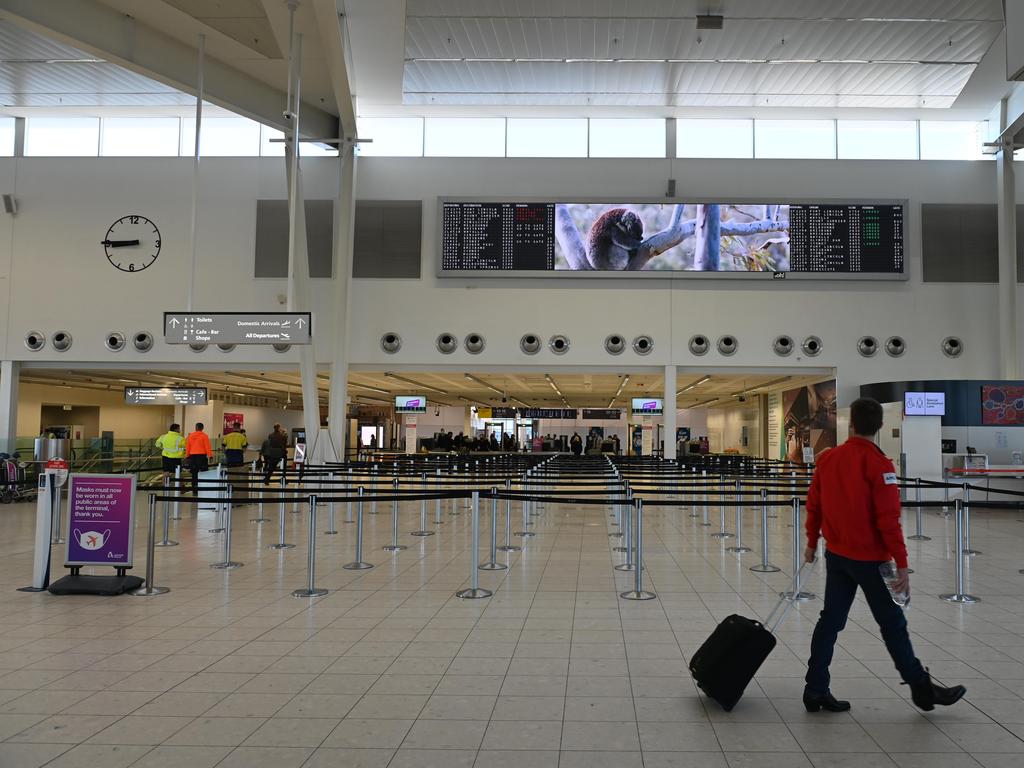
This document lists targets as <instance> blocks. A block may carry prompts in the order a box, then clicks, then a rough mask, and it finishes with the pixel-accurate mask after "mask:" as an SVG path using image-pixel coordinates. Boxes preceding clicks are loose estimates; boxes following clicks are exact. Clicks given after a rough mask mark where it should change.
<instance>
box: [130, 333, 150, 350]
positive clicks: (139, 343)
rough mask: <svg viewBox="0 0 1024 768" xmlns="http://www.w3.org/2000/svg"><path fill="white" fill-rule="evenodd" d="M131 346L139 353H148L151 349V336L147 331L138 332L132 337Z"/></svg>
mask: <svg viewBox="0 0 1024 768" xmlns="http://www.w3.org/2000/svg"><path fill="white" fill-rule="evenodd" d="M132 346H134V347H135V349H136V350H138V351H139V352H149V350H151V349H152V348H153V334H151V333H150V332H149V331H139V332H138V333H136V334H135V335H134V336H132Z"/></svg>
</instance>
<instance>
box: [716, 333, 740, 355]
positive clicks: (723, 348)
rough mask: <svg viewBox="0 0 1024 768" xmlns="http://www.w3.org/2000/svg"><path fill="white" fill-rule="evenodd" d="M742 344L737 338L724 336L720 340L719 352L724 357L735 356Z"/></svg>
mask: <svg viewBox="0 0 1024 768" xmlns="http://www.w3.org/2000/svg"><path fill="white" fill-rule="evenodd" d="M739 346H740V343H739V341H737V340H736V337H735V336H722V337H720V338H719V339H718V352H719V354H722V355H726V356H729V355H735V354H736V350H737V349H738V348H739Z"/></svg>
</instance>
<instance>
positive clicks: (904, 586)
mask: <svg viewBox="0 0 1024 768" xmlns="http://www.w3.org/2000/svg"><path fill="white" fill-rule="evenodd" d="M891 586H892V590H893V591H894V592H902V593H904V594H905V595H906V596H907V597H910V569H909V568H897V569H896V580H895V581H894V582H893V583H892V585H891Z"/></svg>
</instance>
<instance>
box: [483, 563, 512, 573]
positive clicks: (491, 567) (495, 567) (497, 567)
mask: <svg viewBox="0 0 1024 768" xmlns="http://www.w3.org/2000/svg"><path fill="white" fill-rule="evenodd" d="M477 568H479V569H480V570H481V571H504V570H506V569H508V566H507V565H505V564H504V563H495V562H490V563H480V565H478V566H477Z"/></svg>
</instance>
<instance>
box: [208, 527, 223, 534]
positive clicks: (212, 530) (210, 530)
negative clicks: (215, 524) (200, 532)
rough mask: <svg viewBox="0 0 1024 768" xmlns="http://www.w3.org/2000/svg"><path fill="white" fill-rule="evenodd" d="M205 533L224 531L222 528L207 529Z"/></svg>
mask: <svg viewBox="0 0 1024 768" xmlns="http://www.w3.org/2000/svg"><path fill="white" fill-rule="evenodd" d="M206 532H207V533H224V529H223V528H207V529H206Z"/></svg>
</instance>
